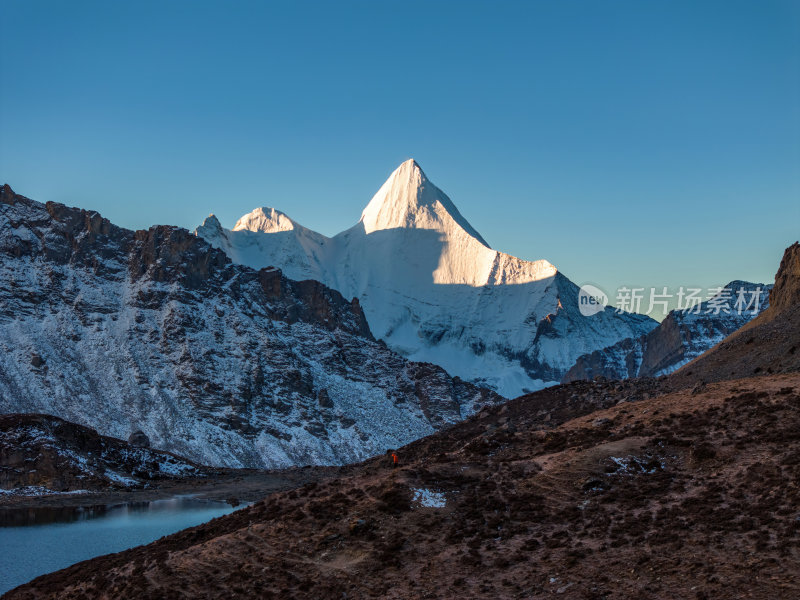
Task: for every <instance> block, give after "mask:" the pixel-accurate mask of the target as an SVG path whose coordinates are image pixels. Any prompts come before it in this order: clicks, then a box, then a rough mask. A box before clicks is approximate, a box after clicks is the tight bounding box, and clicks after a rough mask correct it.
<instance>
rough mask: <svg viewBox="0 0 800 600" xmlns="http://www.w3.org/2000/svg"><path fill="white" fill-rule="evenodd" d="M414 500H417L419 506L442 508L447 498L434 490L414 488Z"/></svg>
mask: <svg viewBox="0 0 800 600" xmlns="http://www.w3.org/2000/svg"><path fill="white" fill-rule="evenodd" d="M411 491H412V492H414V502H419V504H420V506H424V507H426V508H444V507H445V505H446V504H447V498H446V497H445V495H444V494H443V493H442V492H434V491H432V490H428V489H425V488H414V489H412V490H411Z"/></svg>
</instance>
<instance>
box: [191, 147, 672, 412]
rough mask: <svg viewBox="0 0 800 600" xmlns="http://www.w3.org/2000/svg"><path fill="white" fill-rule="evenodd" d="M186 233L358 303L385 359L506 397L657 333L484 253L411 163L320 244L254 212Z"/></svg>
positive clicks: (527, 267)
mask: <svg viewBox="0 0 800 600" xmlns="http://www.w3.org/2000/svg"><path fill="white" fill-rule="evenodd" d="M196 233H197V235H198V236H200V237H202V238H203V239H205V240H207V241H208V242H209V243H211V244H212V245H213V246H215V247H217V248H220V249H222V250H224V251H225V253H226V254H227V255H228V256H229V257H230V258H231V259H232V260H233V261H234V262H235V263H239V264H243V265H247V266H250V267H253V268H256V269H258V268H262V267H268V266H275V267H278V268H280V269H281V270H282V271H283V272H284V274H285V275H286V276H287V277H291V278H293V279H314V280H317V281H321V282H323V283H324V284H325V285H327V286H329V287H331V288H333V289H336V290H338V291H340V292H341V293H342V294H343V295H344V296H345V297H347V298H352V297H355V298H358V299H359V302H360V304H361V306H362V307H363V309H364V313H365V315H366V317H367V321H368V322H369V324H370V328H371V329H372V332H373V333H374V334H375V336H376V337H377V338H379V339H382V340H384V341H385V342H386V344H387V345H388V346H389V347H390V348H392V349H393V350H395V351H397V352H399V353H400V354H402V355H403V356H406V357H407V358H409V359H411V360H420V361H427V362H432V363H435V364H438V365H440V366H442V367H443V368H445V369H446V370H447V371H448V372H450V373H451V374H453V375H457V376H459V377H461V378H462V379H466V380H470V381H472V382H474V383H476V384H478V385H482V386H487V387H490V388H492V389H495V390H496V391H498V392H499V393H501V394H503V395H504V396H507V397H514V396H517V395H519V394H521V393H523V392H525V391H531V390H535V389H540V388H542V387H544V386H546V385H550V384H553V383H557V382H558V381H559V380H560V379H561V378H562V377H563V376H564V374H565V373H566V372H567V370H568V369H569V368H570V367H571V366H572V365H573V364H574V363H575V361H576V360H577V359H578V357H580V356H581V355H583V354H586V353H589V352H593V351H595V350H599V349H601V348H605V347H608V346H611V345H612V344H615V343H616V342H618V341H620V340H623V339H626V338H632V337H633V338H636V337H639V336H640V335H643V334H646V333H648V332H649V331H651V330H652V329H653V328H655V327H656V325H657V323H656V322H655V321H654V320H653V319H650V318H649V317H646V316H643V315H638V314H629V313H617V312H616V311H615V310H613V309H611V308H607V309H606V310H604V311H602V312H600V313H599V314H595V315H592V316H584V315H583V314H581V312H580V311H579V307H578V292H579V290H578V287H577V286H576V285H575V284H574V283H572V282H571V281H570V280H569V279H568V278H567V277H566V276H564V275H563V274H562V273H561V272H559V271H558V270H557V269H556V267H554V266H553V265H552V264H550V263H549V262H547V261H545V260H538V261H533V262H531V261H526V260H522V259H519V258H516V257H514V256H510V255H508V254H505V253H503V252H499V251H497V250H493V249H492V248H490V247H489V245H488V244H487V243H486V241H485V240H484V239H483V238H482V237H481V235H480V234H479V233H478V232H477V231H476V230H475V228H474V227H472V226H471V225H470V224H469V223H468V222H467V220H466V219H465V218H464V217H463V216H462V215H461V213H459V211H458V209H457V208H456V207H455V205H454V204H453V202H452V201H451V200H450V199H449V198H448V197H447V196H446V195H445V194H444V193H443V192H442V191H441V190H440V189H439V188H437V187H436V186H435V185H433V183H431V182H430V180H428V178H427V177H426V176H425V174H424V173H423V172H422V169H421V168H420V166H419V165H418V164H417V163H416V162H415V161H414V160H408V161H406V162H404V163H403V164H402V165H400V167H398V168H397V169H396V170H395V171H394V172H393V173H392V174H391V176H390V177H389V179H388V180H387V181H386V183H384V184H383V186H381V188H380V189H379V190H378V192H377V193H376V194H375V196H374V197H373V198H372V200H371V201H370V202H369V204H368V205H367V207H366V208H365V209H364V211H363V213H362V215H361V219H360V220H359V221H358V223H357V224H356V225H354V226H353V227H351V228H350V229H348V230H346V231H343V232H342V233H340V234H338V235H336V236H334V237H332V238H328V237H325V236H323V235H321V234H319V233H316V232H314V231H311V230H309V229H306V228H305V227H303V226H302V225H299V224H298V223H296V222H294V221H293V220H292V219H290V218H289V217H288V216H286V215H285V214H283V213H282V212H280V211H278V210H275V209H274V208H266V207H265V208H258V209H256V210H254V211H253V212H251V213H250V214H247V215H245V216H243V217H242V218H241V219H239V221H238V222H237V223H236V225H235V226H234V227H233V229H231V230H229V229H224V228H223V227H222V226H221V225H220V223H219V221H218V220H217V219H216V217H214V216H213V215H212V216H210V217H209V218H208V219H206V221H205V222H204V223H203V225H202V226H200V227H198V228H197V230H196Z"/></svg>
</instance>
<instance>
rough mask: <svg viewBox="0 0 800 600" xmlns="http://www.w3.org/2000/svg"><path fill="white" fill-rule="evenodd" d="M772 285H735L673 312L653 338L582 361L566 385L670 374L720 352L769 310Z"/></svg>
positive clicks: (626, 343) (630, 342) (650, 335)
mask: <svg viewBox="0 0 800 600" xmlns="http://www.w3.org/2000/svg"><path fill="white" fill-rule="evenodd" d="M771 289H772V284H769V285H767V284H763V283H751V282H748V281H731V282H730V283H729V284H728V285H726V286H725V287H724V288H723V290H722V291H720V292H719V293H718V294H716V295H715V296H714V297H712V298H710V299H709V300H706V301H705V302H702V303H700V304H699V305H698V306H695V307H692V308H690V309H684V310H673V311H671V312H670V313H669V314H668V315H667V317H666V318H665V319H664V320H663V321H662V322H661V323H660V324H659V325H658V327H656V328H655V329H653V330H652V331H651V332H650V333H648V334H647V335H643V336H640V337H638V338H628V339H625V340H622V341H620V342H617V343H616V344H614V345H613V346H609V347H608V348H603V349H602V350H595V351H594V352H592V353H591V354H585V355H583V356H581V357H580V358H579V359H578V360H577V361H576V362H575V365H573V367H572V368H571V369H570V370H569V371H567V374H566V375H565V376H564V378H563V383H567V382H570V381H575V380H578V379H592V378H593V377H597V376H603V377H608V378H610V379H627V378H629V377H658V376H660V375H667V374H669V373H672V372H673V371H675V370H676V369H678V368H680V367H681V366H683V365H685V364H686V363H688V362H689V361H690V360H692V359H693V358H696V357H698V356H700V355H701V354H703V352H705V351H706V350H708V349H709V348H712V347H714V346H715V345H716V344H718V343H719V342H721V341H722V340H723V339H725V338H726V337H727V336H729V335H730V334H732V333H733V332H734V331H736V330H737V329H739V328H740V327H742V326H743V325H744V324H745V323H747V322H749V321H750V320H752V319H753V318H755V317H756V316H758V315H759V314H760V313H761V312H762V311H764V310H765V309H767V308H768V307H769V291H770V290H771Z"/></svg>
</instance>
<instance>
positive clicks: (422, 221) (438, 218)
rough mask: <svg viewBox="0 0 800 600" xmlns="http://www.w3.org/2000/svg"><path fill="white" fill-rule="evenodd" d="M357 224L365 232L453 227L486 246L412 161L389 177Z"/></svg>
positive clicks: (406, 162)
mask: <svg viewBox="0 0 800 600" xmlns="http://www.w3.org/2000/svg"><path fill="white" fill-rule="evenodd" d="M360 223H362V225H363V226H364V230H365V231H366V232H367V233H371V232H373V231H382V230H386V229H402V228H417V229H434V230H437V231H442V232H443V233H451V231H450V230H452V229H454V228H455V227H458V228H461V229H463V230H464V232H466V233H467V234H468V235H470V236H472V237H473V238H475V239H476V240H478V241H479V242H480V243H481V244H483V245H484V246H486V247H488V246H489V244H487V243H486V241H485V240H484V239H483V237H481V235H480V234H479V233H478V232H477V231H476V230H475V228H474V227H472V225H470V224H469V222H468V221H467V220H466V219H465V218H464V217H463V216H462V215H461V213H460V212H459V211H458V209H457V208H456V206H455V204H453V202H452V201H451V200H450V198H448V197H447V194H445V193H444V192H443V191H442V190H440V189H439V188H438V187H436V186H435V185H434V184H433V183H431V182H430V180H429V179H428V178H427V177H426V176H425V173H424V172H423V170H422V168H421V167H420V166H419V163H418V162H417V161H416V160H414V159H413V158H410V159H408V160H407V161H405V162H404V163H402V164H401V165H400V166H399V167H397V169H395V170H394V172H393V173H392V174H391V175H390V176H389V178H388V179H387V180H386V182H385V183H384V184H383V185H382V186H381V188H380V189H379V190H378V192H377V193H376V194H375V195H374V196H373V197H372V200H371V201H370V202H369V204H368V205H367V207H366V208H365V209H364V211H363V212H362V213H361V220H360Z"/></svg>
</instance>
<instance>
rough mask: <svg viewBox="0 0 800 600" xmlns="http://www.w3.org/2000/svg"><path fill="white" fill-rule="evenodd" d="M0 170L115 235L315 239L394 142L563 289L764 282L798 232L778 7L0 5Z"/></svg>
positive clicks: (345, 213) (794, 10) (797, 95)
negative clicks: (289, 230) (164, 228)
mask: <svg viewBox="0 0 800 600" xmlns="http://www.w3.org/2000/svg"><path fill="white" fill-rule="evenodd" d="M0 23H2V25H3V33H2V36H0V44H2V48H1V51H0V180H2V181H5V182H8V183H9V184H11V186H12V187H13V188H14V189H15V191H17V192H18V193H21V194H24V195H26V196H30V197H32V198H35V199H37V200H41V201H46V200H54V201H59V202H64V203H66V204H70V205H77V206H81V207H84V208H91V209H95V210H98V211H100V212H101V213H102V214H103V215H104V216H106V217H108V218H109V219H111V220H112V221H113V222H115V223H117V224H119V225H123V226H126V227H130V228H143V227H147V226H149V225H152V224H155V223H171V224H177V225H181V226H184V227H187V228H190V229H193V228H194V227H196V226H197V225H199V224H200V223H201V222H202V220H203V218H204V217H205V216H206V215H207V214H209V213H211V212H213V213H215V214H217V215H218V217H219V218H220V220H221V221H222V223H223V225H225V226H227V227H231V226H232V225H233V223H234V222H235V221H236V219H237V218H238V217H239V216H240V215H242V214H243V213H246V212H249V211H250V210H252V209H253V208H255V207H257V206H262V205H268V206H274V207H276V208H278V209H281V210H283V211H284V212H286V213H287V214H289V215H290V216H291V217H292V218H294V219H295V220H297V221H299V222H300V223H302V224H304V225H305V226H307V227H310V228H312V229H315V230H317V231H320V232H321V233H324V234H328V235H332V234H335V233H337V232H339V231H341V230H342V229H345V228H346V227H349V226H351V225H352V224H353V223H355V222H356V221H357V220H358V218H359V216H360V213H361V210H362V209H363V207H364V206H365V205H366V204H367V202H368V201H369V199H370V198H371V197H372V195H373V194H374V193H375V191H377V189H378V187H379V186H380V184H381V183H382V182H383V180H384V179H385V178H386V177H387V176H388V175H389V173H390V172H391V171H392V170H393V169H394V168H395V167H396V166H397V165H398V164H400V162H402V161H403V160H405V159H406V158H409V157H414V158H416V159H417V160H418V161H419V163H420V164H421V165H422V168H423V169H424V170H425V172H426V173H427V175H428V177H429V178H430V179H431V180H432V181H433V182H434V183H436V184H437V185H438V186H439V187H441V188H442V189H443V190H444V191H445V192H446V193H447V194H448V195H449V196H450V197H451V198H452V200H453V201H454V202H455V204H456V206H458V207H459V209H460V211H461V212H462V214H463V215H464V216H465V217H466V218H467V219H468V220H469V221H470V222H471V223H472V225H473V226H474V227H475V228H476V229H477V230H478V231H480V232H481V234H482V235H483V237H484V238H485V239H486V240H487V241H488V242H489V243H490V244H491V245H492V246H493V247H494V248H496V249H499V250H503V251H505V252H509V253H511V254H514V255H517V256H520V257H522V258H527V259H537V258H546V259H547V260H549V261H551V262H552V263H554V264H555V265H556V266H557V267H559V268H560V269H561V270H562V271H563V272H564V273H565V274H566V275H567V276H569V277H570V278H571V279H573V281H575V282H576V283H578V284H581V283H584V282H592V283H595V284H597V285H599V286H600V287H602V288H603V289H606V290H607V291H609V292H612V293H613V290H614V289H616V288H617V287H619V286H621V285H629V286H631V285H642V286H657V287H660V286H670V287H678V286H681V285H684V286H689V285H695V286H703V287H709V286H713V285H719V284H723V283H726V282H727V281H730V280H732V279H737V278H738V279H749V280H751V281H758V280H760V281H772V279H773V277H774V273H775V271H776V269H777V267H778V262H779V260H780V257H781V255H782V252H783V249H784V248H785V247H786V246H788V245H789V244H790V243H792V242H794V241H795V240H797V239H798V238H800V3H799V2H794V1H791V0H787V1H770V0H759V1H748V2H737V1H732V0H724V1H719V2H710V1H709V2H700V1H697V0H693V1H688V2H680V1H674V0H671V1H669V2H667V1H660V2H656V1H652V2H650V1H643V0H635V1H631V2H619V1H614V0H605V1H599V0H592V1H587V2H579V1H570V0H564V1H555V0H552V1H548V2H528V3H503V2H500V3H498V2H493V3H488V2H480V3H475V2H450V3H446V2H409V1H404V2H379V1H378V2H375V1H373V2H358V3H354V2H324V3H323V2H320V3H307V2H293V3H289V2H285V3H273V4H267V3H265V2H222V1H219V2H198V1H191V2H188V1H169V2H163V1H162V2H146V1H140V0H137V1H136V2H127V3H121V2H105V1H104V2H83V1H80V0H76V1H70V2H62V1H59V2H44V1H38V2H37V1H30V0H3V1H2V3H0Z"/></svg>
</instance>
